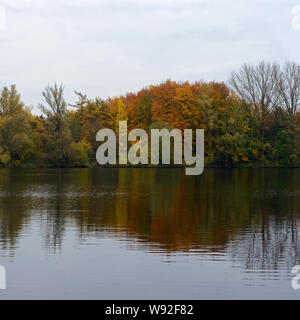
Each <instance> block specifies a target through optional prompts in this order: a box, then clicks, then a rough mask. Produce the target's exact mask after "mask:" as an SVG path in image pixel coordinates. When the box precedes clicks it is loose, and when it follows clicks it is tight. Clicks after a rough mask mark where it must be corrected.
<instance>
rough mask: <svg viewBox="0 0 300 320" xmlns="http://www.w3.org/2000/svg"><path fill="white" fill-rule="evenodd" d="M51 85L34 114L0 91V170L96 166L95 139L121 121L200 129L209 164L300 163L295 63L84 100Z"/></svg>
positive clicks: (299, 89) (7, 90)
mask: <svg viewBox="0 0 300 320" xmlns="http://www.w3.org/2000/svg"><path fill="white" fill-rule="evenodd" d="M75 93H76V95H77V97H78V101H77V102H76V103H75V104H74V105H70V104H68V103H67V102H66V100H65V98H64V87H63V85H57V84H55V85H54V86H48V87H46V88H45V90H44V91H43V93H42V97H41V98H42V100H43V103H42V104H40V105H39V109H40V110H41V112H42V115H41V116H37V115H34V114H32V113H31V110H30V108H29V107H27V106H26V105H25V104H24V103H23V102H22V100H21V97H20V94H19V93H18V92H17V89H16V87H15V86H14V85H12V86H10V87H4V88H3V89H2V90H1V91H0V166H1V167H90V166H96V165H97V163H96V156H95V155H96V150H97V148H98V147H99V143H98V142H96V134H97V132H98V131H99V130H100V129H103V128H110V129H113V130H115V131H116V132H118V127H119V121H121V120H127V121H128V127H129V130H131V129H134V128H142V129H145V130H147V131H149V130H150V129H152V128H168V129H172V128H178V129H204V130H205V161H206V165H207V166H226V167H228V166H245V167H248V166H290V167H293V166H299V165H300V139H299V138H300V114H299V112H298V106H299V103H300V66H299V65H297V64H295V63H286V64H285V65H283V66H281V65H279V64H277V63H265V62H261V63H260V64H258V65H248V64H244V65H242V66H241V68H240V69H239V70H238V71H237V72H234V73H232V75H231V77H230V79H229V81H228V83H227V84H225V83H222V82H209V83H207V82H195V83H189V82H182V83H178V82H174V81H171V80H168V81H165V82H163V83H161V84H160V85H155V86H149V87H147V88H144V89H142V90H140V91H138V92H136V93H128V94H126V95H125V96H120V97H114V98H109V99H106V100H103V99H100V98H95V99H89V98H88V97H87V96H86V95H85V94H83V93H80V92H77V91H75Z"/></svg>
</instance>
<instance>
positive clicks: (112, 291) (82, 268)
mask: <svg viewBox="0 0 300 320" xmlns="http://www.w3.org/2000/svg"><path fill="white" fill-rule="evenodd" d="M299 226H300V169H294V170H293V169H206V170H205V171H204V174H203V175H201V176H197V177H192V176H186V175H185V170H183V169H72V170H66V169H62V170H56V169H38V170H23V169H17V170H1V171H0V265H3V266H4V267H5V268H6V272H7V290H0V299H196V300H197V299H300V290H298V291H297V290H294V289H293V288H292V286H291V280H292V278H293V275H292V273H291V270H292V268H293V267H294V266H295V265H297V264H298V265H300V233H299V232H300V228H299Z"/></svg>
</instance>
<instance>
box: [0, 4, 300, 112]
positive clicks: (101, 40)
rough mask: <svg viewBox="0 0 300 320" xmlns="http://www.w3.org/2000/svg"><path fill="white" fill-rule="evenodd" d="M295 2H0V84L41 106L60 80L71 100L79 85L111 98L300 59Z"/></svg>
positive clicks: (89, 93)
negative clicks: (47, 89)
mask: <svg viewBox="0 0 300 320" xmlns="http://www.w3.org/2000/svg"><path fill="white" fill-rule="evenodd" d="M297 5H300V0H0V6H1V7H2V8H4V10H5V16H6V26H5V27H4V26H3V23H2V27H1V21H0V85H2V86H3V85H9V84H12V83H14V84H16V85H17V88H18V90H19V91H20V92H21V94H22V98H23V100H24V101H25V102H26V103H27V104H31V105H34V106H36V105H37V104H38V103H39V102H41V91H42V90H43V88H44V87H45V86H46V85H47V84H48V83H50V84H51V83H53V82H55V81H57V82H63V83H64V84H65V86H66V97H67V99H68V101H69V102H73V101H74V99H75V96H74V94H73V91H74V90H79V91H82V92H84V93H87V94H88V96H89V97H95V96H100V97H103V98H105V97H107V96H113V95H119V94H124V93H126V92H127V91H136V90H138V89H140V88H142V87H144V86H147V85H149V84H155V83H159V82H161V81H163V80H166V79H168V78H170V79H172V80H182V81H183V80H190V81H194V80H227V78H228V76H229V74H230V72H231V71H232V70H234V69H236V68H238V67H239V65H240V64H241V63H243V62H258V61H260V60H271V61H273V60H275V61H278V62H284V61H286V60H292V61H295V62H299V63H300V55H299V54H300V28H299V29H298V28H297V27H295V22H296V24H297V16H296V15H297V8H296V9H294V16H293V14H292V9H293V8H294V7H296V6H297ZM299 14H300V10H299ZM3 16H4V15H3V10H2V14H1V10H0V19H1V17H3ZM293 17H294V27H293V23H292V21H293ZM2 19H3V18H2ZM299 21H300V19H299Z"/></svg>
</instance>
